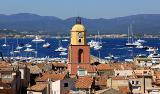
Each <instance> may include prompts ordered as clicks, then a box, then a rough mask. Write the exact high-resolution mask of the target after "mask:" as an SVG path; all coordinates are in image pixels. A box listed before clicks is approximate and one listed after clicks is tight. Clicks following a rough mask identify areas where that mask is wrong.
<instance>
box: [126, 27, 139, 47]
mask: <svg viewBox="0 0 160 94" xmlns="http://www.w3.org/2000/svg"><path fill="white" fill-rule="evenodd" d="M130 33H131V35H130ZM140 45H142V44H141V43H140V42H138V41H134V40H133V32H132V24H131V25H130V26H129V27H128V42H127V43H126V46H129V47H136V46H140Z"/></svg>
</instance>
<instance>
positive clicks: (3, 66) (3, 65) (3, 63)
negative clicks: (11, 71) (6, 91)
mask: <svg viewBox="0 0 160 94" xmlns="http://www.w3.org/2000/svg"><path fill="white" fill-rule="evenodd" d="M7 67H11V64H10V63H6V62H5V61H0V68H7Z"/></svg>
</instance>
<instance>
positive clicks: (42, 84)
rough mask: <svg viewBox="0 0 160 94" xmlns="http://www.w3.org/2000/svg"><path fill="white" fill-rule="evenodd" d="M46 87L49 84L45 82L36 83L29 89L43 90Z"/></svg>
mask: <svg viewBox="0 0 160 94" xmlns="http://www.w3.org/2000/svg"><path fill="white" fill-rule="evenodd" d="M46 87H47V85H46V84H45V83H36V85H33V86H31V87H28V88H27V90H29V91H43V90H44V89H45V88H46Z"/></svg>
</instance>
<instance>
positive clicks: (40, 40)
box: [32, 36, 45, 42]
mask: <svg viewBox="0 0 160 94" xmlns="http://www.w3.org/2000/svg"><path fill="white" fill-rule="evenodd" d="M32 42H45V40H44V39H41V38H40V36H36V37H35V39H33V40H32Z"/></svg>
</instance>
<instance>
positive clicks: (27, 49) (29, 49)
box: [24, 48, 34, 52]
mask: <svg viewBox="0 0 160 94" xmlns="http://www.w3.org/2000/svg"><path fill="white" fill-rule="evenodd" d="M24 51H25V52H32V51H34V49H31V48H26V49H25V50H24Z"/></svg>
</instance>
